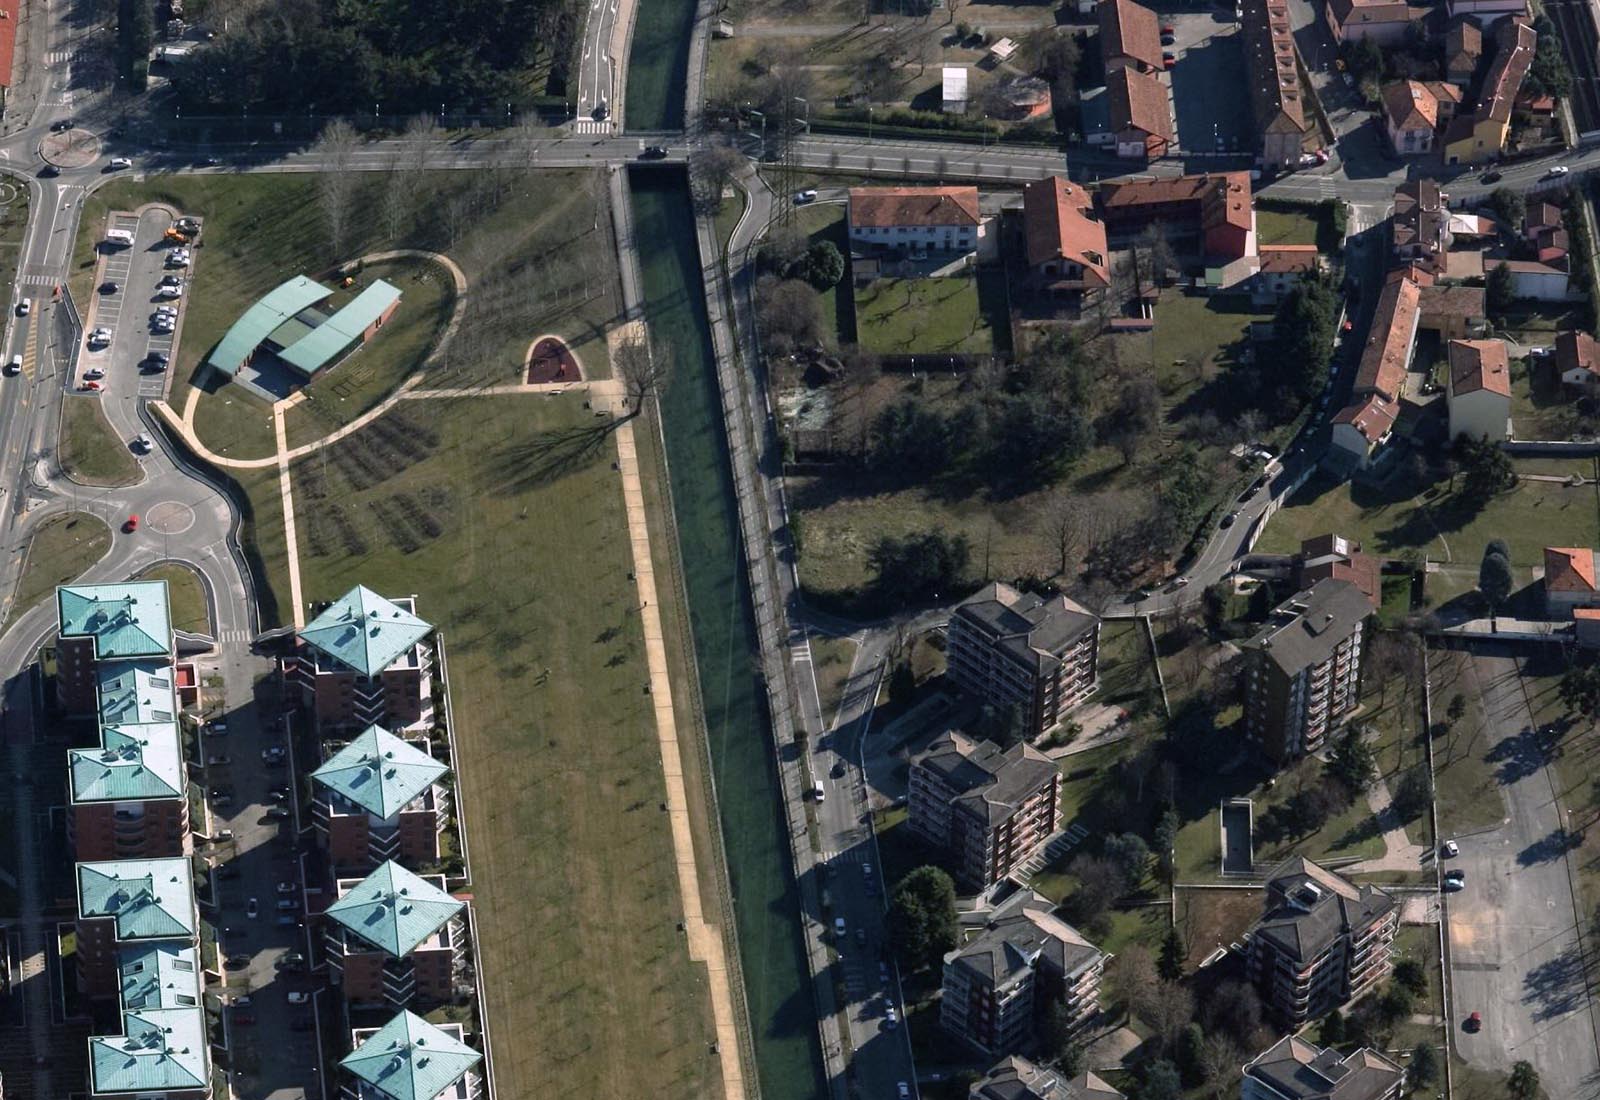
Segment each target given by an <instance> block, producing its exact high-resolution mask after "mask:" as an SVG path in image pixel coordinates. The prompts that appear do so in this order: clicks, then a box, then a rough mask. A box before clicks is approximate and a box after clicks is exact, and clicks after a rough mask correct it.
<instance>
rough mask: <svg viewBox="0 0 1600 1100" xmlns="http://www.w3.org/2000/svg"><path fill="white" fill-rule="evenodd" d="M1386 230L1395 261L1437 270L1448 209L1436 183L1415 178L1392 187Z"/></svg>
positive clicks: (1445, 247)
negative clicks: (1389, 219)
mask: <svg viewBox="0 0 1600 1100" xmlns="http://www.w3.org/2000/svg"><path fill="white" fill-rule="evenodd" d="M1390 229H1391V234H1390V236H1391V239H1392V241H1393V247H1394V254H1395V257H1396V258H1398V259H1401V260H1406V261H1417V262H1419V263H1422V264H1424V265H1426V266H1427V267H1429V268H1430V269H1431V270H1434V271H1438V270H1440V269H1441V265H1442V262H1443V261H1442V257H1443V256H1444V254H1445V253H1446V252H1448V251H1449V250H1450V243H1451V236H1450V210H1449V208H1448V207H1447V206H1446V205H1445V195H1444V192H1442V191H1440V190H1439V184H1438V183H1437V182H1436V181H1434V180H1424V179H1419V180H1409V181H1407V182H1406V183H1402V184H1401V185H1400V186H1399V187H1396V188H1395V190H1394V215H1393V218H1392V219H1391V221H1390ZM1419 298H1420V295H1419Z"/></svg>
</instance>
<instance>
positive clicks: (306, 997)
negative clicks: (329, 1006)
mask: <svg viewBox="0 0 1600 1100" xmlns="http://www.w3.org/2000/svg"><path fill="white" fill-rule="evenodd" d="M289 1003H290V1004H292V1005H307V1004H310V1003H311V994H309V993H306V992H303V991H302V990H299V989H291V990H290V991H289Z"/></svg>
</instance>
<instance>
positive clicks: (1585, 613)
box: [1572, 607, 1600, 619]
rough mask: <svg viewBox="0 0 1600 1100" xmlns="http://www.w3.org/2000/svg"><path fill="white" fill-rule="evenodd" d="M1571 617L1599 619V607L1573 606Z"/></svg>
mask: <svg viewBox="0 0 1600 1100" xmlns="http://www.w3.org/2000/svg"><path fill="white" fill-rule="evenodd" d="M1572 617H1573V618H1574V619H1600V607H1574V608H1573V609H1572Z"/></svg>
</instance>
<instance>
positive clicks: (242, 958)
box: [223, 955, 250, 970]
mask: <svg viewBox="0 0 1600 1100" xmlns="http://www.w3.org/2000/svg"><path fill="white" fill-rule="evenodd" d="M223 965H224V966H226V967H227V968H228V969H229V970H243V969H244V968H245V967H247V966H249V965H250V956H249V955H229V956H228V958H227V959H226V960H225V961H224V963H223Z"/></svg>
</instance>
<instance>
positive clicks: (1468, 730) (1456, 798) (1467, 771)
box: [1428, 649, 1506, 838]
mask: <svg viewBox="0 0 1600 1100" xmlns="http://www.w3.org/2000/svg"><path fill="white" fill-rule="evenodd" d="M1428 680H1429V687H1430V690H1431V692H1432V700H1433V720H1434V721H1435V722H1436V723H1437V722H1441V721H1446V714H1447V712H1448V711H1449V709H1450V705H1451V701H1452V700H1453V699H1454V698H1455V697H1456V696H1458V695H1459V696H1461V699H1462V703H1463V705H1464V706H1465V708H1466V710H1465V712H1464V713H1463V714H1462V716H1461V719H1460V721H1458V722H1455V723H1453V724H1451V725H1450V729H1449V732H1448V733H1446V734H1445V735H1444V736H1443V737H1437V738H1435V739H1434V742H1433V777H1434V785H1435V792H1436V794H1435V798H1436V800H1437V802H1438V810H1439V833H1440V835H1441V836H1442V837H1444V838H1449V837H1452V836H1456V835H1458V834H1460V833H1465V832H1470V831H1472V830H1474V829H1482V828H1486V827H1488V826H1490V825H1497V824H1499V823H1500V821H1501V820H1502V819H1503V818H1504V817H1505V816H1506V806H1505V800H1504V798H1503V797H1502V796H1501V794H1500V783H1499V781H1498V780H1497V778H1496V767H1495V765H1494V764H1493V763H1492V762H1491V761H1490V760H1489V758H1488V755H1489V752H1490V750H1491V749H1492V748H1493V745H1492V744H1491V742H1490V739H1489V738H1490V733H1491V731H1490V730H1489V729H1488V727H1487V724H1486V722H1485V720H1484V714H1483V702H1482V697H1481V695H1480V691H1479V686H1478V681H1477V676H1476V674H1475V672H1474V671H1473V667H1472V658H1471V657H1470V656H1469V655H1468V654H1466V653H1464V652H1462V651H1460V650H1449V649H1436V650H1432V651H1431V652H1429V654H1428Z"/></svg>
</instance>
